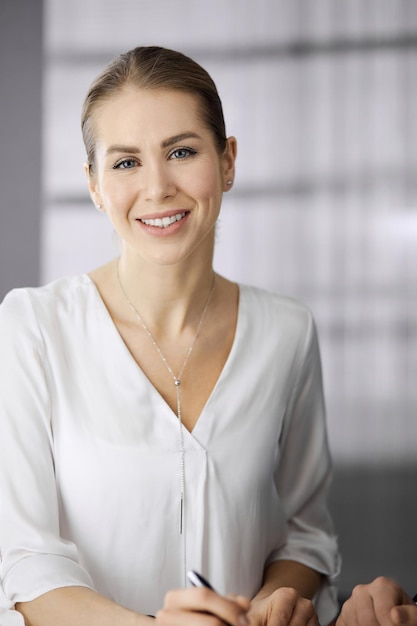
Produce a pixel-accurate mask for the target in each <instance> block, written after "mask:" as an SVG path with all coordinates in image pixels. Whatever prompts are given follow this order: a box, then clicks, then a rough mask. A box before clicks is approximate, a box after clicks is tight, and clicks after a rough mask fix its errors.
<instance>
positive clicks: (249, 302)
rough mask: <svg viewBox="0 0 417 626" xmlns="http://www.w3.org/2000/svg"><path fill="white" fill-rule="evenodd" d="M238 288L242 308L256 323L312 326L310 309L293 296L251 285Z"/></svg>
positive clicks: (297, 326)
mask: <svg viewBox="0 0 417 626" xmlns="http://www.w3.org/2000/svg"><path fill="white" fill-rule="evenodd" d="M239 290H240V301H241V307H242V309H244V310H246V311H247V312H248V314H250V315H251V316H252V317H253V319H254V320H256V321H257V322H258V323H259V322H261V321H262V322H264V323H269V324H272V325H273V327H276V326H277V325H278V326H281V327H293V328H294V329H296V328H298V329H299V330H302V329H305V330H306V331H309V330H311V328H312V326H314V320H313V315H312V312H311V310H310V309H309V308H308V306H306V305H305V304H304V303H303V302H300V301H299V300H297V299H295V298H291V297H290V296H286V295H282V294H279V293H274V292H272V291H268V290H267V289H262V288H260V287H254V286H251V285H244V284H243V285H239Z"/></svg>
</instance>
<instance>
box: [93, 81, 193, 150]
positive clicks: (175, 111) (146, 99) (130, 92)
mask: <svg viewBox="0 0 417 626" xmlns="http://www.w3.org/2000/svg"><path fill="white" fill-rule="evenodd" d="M92 122H93V129H94V134H95V136H96V140H98V141H100V140H104V141H106V139H109V140H112V139H113V138H115V139H116V138H117V140H121V139H123V138H124V137H125V136H129V137H131V136H132V134H135V133H140V134H141V136H142V137H143V136H144V135H149V136H156V135H157V136H161V137H162V138H165V137H167V136H169V135H170V134H175V133H178V131H181V132H183V131H185V130H197V129H198V130H199V131H201V132H202V131H203V128H204V125H203V122H202V119H201V110H200V103H199V100H198V97H197V96H196V95H193V94H191V93H188V92H183V91H175V90H167V89H141V88H139V87H134V86H130V85H129V86H126V87H124V88H123V89H122V90H121V91H119V92H118V93H115V94H112V95H111V96H110V97H108V98H106V99H105V100H103V101H102V102H101V103H100V104H99V105H98V107H97V108H96V110H95V111H94V114H93V116H92ZM126 138H127V137H126Z"/></svg>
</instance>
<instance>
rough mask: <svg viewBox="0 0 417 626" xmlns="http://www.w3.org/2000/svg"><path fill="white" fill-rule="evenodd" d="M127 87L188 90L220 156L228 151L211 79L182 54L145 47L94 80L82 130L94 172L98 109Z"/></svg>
mask: <svg viewBox="0 0 417 626" xmlns="http://www.w3.org/2000/svg"><path fill="white" fill-rule="evenodd" d="M126 85H134V86H136V87H139V88H141V89H167V90H168V89H169V90H176V91H184V92H188V93H190V94H193V95H195V96H197V97H198V99H199V102H200V113H201V120H202V122H203V123H204V124H205V125H206V126H207V128H208V129H209V130H210V131H211V132H212V134H213V138H214V141H215V145H216V148H217V150H218V152H219V154H223V152H224V150H225V148H226V129H225V123H224V116H223V107H222V103H221V100H220V97H219V94H218V91H217V88H216V85H215V83H214V81H213V79H212V78H211V76H210V75H209V74H208V72H207V71H206V70H205V69H204V68H202V67H201V65H199V64H198V63H196V62H195V61H193V60H192V59H191V58H190V57H187V56H186V55H185V54H182V53H181V52H176V51H174V50H169V49H168V48H161V47H159V46H142V47H138V48H134V49H133V50H130V51H129V52H125V53H123V54H121V55H120V56H119V57H117V58H116V59H115V60H114V61H112V62H111V63H110V64H109V65H108V66H107V67H106V68H105V69H104V71H103V72H102V73H101V74H100V75H99V76H98V77H97V78H96V79H95V80H94V82H93V83H92V85H91V87H90V89H89V91H88V93H87V95H86V97H85V100H84V104H83V109H82V116H81V130H82V134H83V140H84V145H85V149H86V152H87V160H88V164H89V168H90V170H91V171H94V168H95V137H94V131H93V124H92V118H93V114H94V110H95V109H96V108H97V106H99V105H100V104H101V103H102V102H103V101H105V100H107V99H109V98H111V97H112V95H113V94H117V93H119V92H120V91H121V90H122V89H123V87H125V86H126Z"/></svg>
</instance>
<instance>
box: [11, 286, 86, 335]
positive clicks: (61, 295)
mask: <svg viewBox="0 0 417 626" xmlns="http://www.w3.org/2000/svg"><path fill="white" fill-rule="evenodd" d="M94 290H95V287H94V284H93V283H92V281H91V280H90V278H89V277H88V276H87V274H82V275H79V276H71V277H65V278H61V279H59V280H55V281H53V282H51V283H48V284H47V285H44V286H42V287H27V288H18V289H13V290H12V291H10V292H9V293H8V294H7V295H6V296H5V298H4V300H3V302H2V303H1V305H0V328H2V329H4V328H6V327H13V326H20V327H21V328H24V327H26V328H27V327H29V326H31V325H32V326H33V325H36V324H42V322H43V323H46V322H47V321H49V322H50V321H51V320H52V319H53V318H54V317H56V316H59V315H68V314H71V312H72V311H74V309H76V308H79V307H80V304H81V303H82V302H83V301H86V300H87V299H88V296H89V294H91V292H92V291H94Z"/></svg>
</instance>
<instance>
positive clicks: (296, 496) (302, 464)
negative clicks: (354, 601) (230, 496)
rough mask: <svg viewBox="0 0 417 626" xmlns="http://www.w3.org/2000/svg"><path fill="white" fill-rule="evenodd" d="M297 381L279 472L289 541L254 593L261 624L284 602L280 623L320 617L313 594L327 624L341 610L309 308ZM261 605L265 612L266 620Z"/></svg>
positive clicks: (320, 389) (320, 391) (320, 387)
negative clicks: (298, 615)
mask: <svg viewBox="0 0 417 626" xmlns="http://www.w3.org/2000/svg"><path fill="white" fill-rule="evenodd" d="M292 386H293V392H292V396H291V398H290V400H289V402H288V405H287V412H286V415H285V419H284V423H283V428H282V432H281V433H280V439H279V454H280V457H279V464H278V467H277V469H276V472H275V483H276V487H277V492H278V493H279V495H280V497H281V500H282V503H283V508H284V511H285V514H286V519H287V528H288V537H287V542H286V544H285V545H284V546H282V547H281V548H279V549H277V550H275V551H274V552H273V553H272V554H271V556H270V558H269V561H268V562H267V564H266V569H265V575H264V583H263V586H262V588H261V589H260V591H259V592H258V594H257V596H256V597H255V598H254V599H253V609H252V610H254V609H255V608H256V611H257V614H258V616H259V620H260V621H259V623H260V624H273V623H274V622H273V619H272V617H269V616H271V615H272V613H271V611H272V606H274V607H275V608H274V609H273V612H274V613H275V611H278V610H279V611H281V610H282V609H283V607H284V605H285V603H286V604H287V609H286V615H287V620H288V621H287V622H285V620H284V621H279V623H280V624H281V623H290V620H291V619H293V618H292V617H291V616H292V615H293V613H292V611H295V610H297V611H298V610H302V611H304V612H305V613H303V614H304V618H303V619H304V620H305V621H304V623H309V620H311V619H313V620H314V619H316V618H315V617H312V616H311V615H312V614H311V602H310V600H311V599H313V598H314V604H315V608H316V609H317V611H318V613H319V616H320V620H321V622H322V623H323V624H326V623H329V622H330V621H331V620H332V619H333V618H334V616H335V614H336V612H337V603H336V598H335V596H336V593H335V590H334V587H333V586H332V578H333V577H334V576H335V575H336V574H337V570H338V560H339V557H338V550H337V542H336V537H335V534H334V531H333V525H332V521H331V519H330V516H329V513H328V509H327V491H328V485H329V481H330V476H331V459H330V453H329V448H328V442H327V429H326V419H325V406H324V398H323V385H322V378H321V363H320V353H319V346H318V341H317V335H316V332H315V326H314V322H313V320H312V318H311V316H310V315H309V314H307V317H304V319H303V332H302V334H301V341H300V345H299V347H298V353H297V360H296V365H295V367H294V373H293V382H292ZM282 588H285V590H284V589H282ZM262 607H263V608H262ZM299 607H301V608H299ZM252 610H251V612H252ZM261 610H263V611H264V617H263V621H262V619H261V618H260V615H261ZM294 619H295V613H294Z"/></svg>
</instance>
